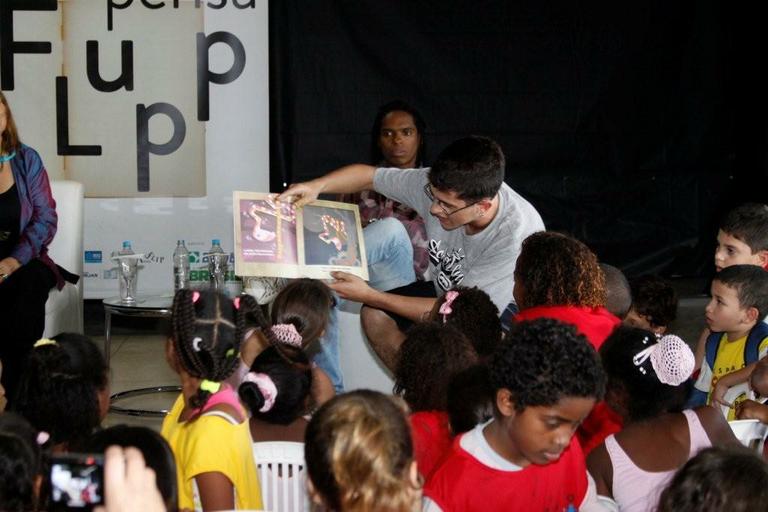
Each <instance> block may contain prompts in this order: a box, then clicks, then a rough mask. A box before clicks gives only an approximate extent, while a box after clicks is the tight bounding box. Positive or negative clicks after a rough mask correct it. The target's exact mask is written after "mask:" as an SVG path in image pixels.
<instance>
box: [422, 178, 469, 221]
mask: <svg viewBox="0 0 768 512" xmlns="http://www.w3.org/2000/svg"><path fill="white" fill-rule="evenodd" d="M424 194H426V196H427V199H429V200H430V201H431V202H432V203H433V204H434V203H437V206H438V207H440V209H441V210H442V211H443V213H444V214H445V216H446V217H450V216H451V215H453V214H454V213H458V212H460V211H461V210H466V209H467V208H469V207H470V206H475V205H476V204H477V203H479V202H480V201H475V202H474V203H469V204H468V205H467V206H462V207H461V208H456V209H455V210H448V209H447V208H446V207H445V203H443V202H442V201H441V200H439V199H438V198H436V197H435V194H433V193H432V187H430V186H429V183H427V184H426V185H424Z"/></svg>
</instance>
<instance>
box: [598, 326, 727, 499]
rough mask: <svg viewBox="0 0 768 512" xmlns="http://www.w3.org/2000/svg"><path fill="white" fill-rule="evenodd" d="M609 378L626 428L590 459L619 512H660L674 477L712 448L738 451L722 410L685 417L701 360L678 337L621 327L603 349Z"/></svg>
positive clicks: (610, 399) (610, 394)
mask: <svg viewBox="0 0 768 512" xmlns="http://www.w3.org/2000/svg"><path fill="white" fill-rule="evenodd" d="M600 356H601V358H602V362H603V367H604V368H605V371H606V374H607V376H608V383H607V389H606V398H605V399H606V402H607V403H608V405H609V406H610V407H612V408H613V409H614V410H615V411H616V412H617V413H619V414H620V415H621V417H622V419H623V420H624V428H623V430H622V431H621V432H619V433H617V434H614V435H611V436H609V437H608V438H606V440H605V441H604V442H603V444H601V445H600V446H598V447H597V448H595V449H594V450H593V451H592V452H591V453H590V455H589V457H588V458H587V467H588V469H589V472H590V473H591V474H592V477H593V478H594V479H595V483H596V484H597V492H598V494H600V495H601V496H603V497H605V498H606V499H607V500H613V501H614V502H615V503H616V504H617V506H618V509H619V510H622V511H629V512H636V511H637V512H641V511H649V512H650V511H652V510H655V509H656V505H657V503H658V499H659V494H660V492H661V490H662V489H663V488H664V487H665V485H666V484H667V482H668V481H669V480H670V479H671V478H672V476H673V474H674V472H675V471H676V470H677V469H678V468H680V467H681V466H682V465H683V464H685V463H686V461H688V459H690V458H691V457H693V456H694V455H696V453H697V452H698V451H699V450H701V449H703V448H706V447H709V446H719V445H723V444H728V443H732V444H738V441H737V440H736V438H735V437H734V435H733V432H732V431H731V428H730V427H729V426H728V423H727V422H726V421H725V419H724V418H723V415H722V414H720V412H719V411H718V410H716V409H715V408H713V407H699V408H698V409H693V410H682V409H683V406H684V404H685V401H686V398H687V396H688V393H689V391H690V389H691V386H692V381H691V380H690V376H691V373H692V372H693V367H694V356H693V352H691V349H690V348H689V347H688V345H687V344H686V343H685V342H684V341H683V340H681V339H680V338H678V337H677V336H674V335H666V336H663V337H661V338H657V337H656V335H655V334H654V333H652V332H651V331H646V330H644V329H636V328H632V327H619V328H617V329H616V330H615V331H614V332H613V334H611V336H609V337H608V339H607V340H606V341H605V343H604V344H603V346H602V347H601V348H600Z"/></svg>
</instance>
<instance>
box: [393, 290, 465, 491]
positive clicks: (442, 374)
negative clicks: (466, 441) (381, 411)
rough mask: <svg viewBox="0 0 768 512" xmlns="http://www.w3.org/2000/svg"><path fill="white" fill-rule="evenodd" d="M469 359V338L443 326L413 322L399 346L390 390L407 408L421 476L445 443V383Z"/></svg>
mask: <svg viewBox="0 0 768 512" xmlns="http://www.w3.org/2000/svg"><path fill="white" fill-rule="evenodd" d="M449 293H450V292H449ZM475 363H477V353H476V352H475V349H474V348H473V347H472V345H471V344H470V342H469V340H468V339H467V338H466V336H464V335H463V334H462V333H461V332H459V330H458V329H456V328H455V327H453V326H452V325H448V324H446V325H440V324H415V325H414V326H413V327H411V328H410V329H409V330H408V335H407V336H406V338H405V341H404V342H403V344H402V346H401V347H400V356H399V359H398V364H397V368H396V369H395V388H394V392H395V394H396V395H400V396H402V397H403V398H404V399H405V401H406V403H407V404H408V406H409V407H410V408H411V411H412V414H411V418H410V419H411V429H412V431H413V443H414V449H415V453H416V461H417V462H418V463H419V473H421V474H422V475H423V476H424V477H425V478H428V477H429V475H431V474H432V471H433V470H434V469H435V468H436V467H437V465H438V464H439V462H440V461H441V460H442V458H443V456H444V455H445V453H446V452H448V450H449V449H450V447H451V439H452V438H453V436H452V435H451V430H450V426H449V422H448V412H447V409H448V404H447V398H448V383H449V382H450V380H451V378H452V377H453V376H454V375H456V374H457V373H459V372H461V371H462V370H465V369H467V368H469V367H470V366H472V365H473V364H475Z"/></svg>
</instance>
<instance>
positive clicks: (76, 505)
mask: <svg viewBox="0 0 768 512" xmlns="http://www.w3.org/2000/svg"><path fill="white" fill-rule="evenodd" d="M103 501H104V458H103V457H102V456H101V455H100V454H98V455H97V454H67V455H57V456H54V457H52V460H51V499H50V508H51V509H52V510H90V509H91V508H93V507H94V506H96V505H99V504H101V503H102V502H103Z"/></svg>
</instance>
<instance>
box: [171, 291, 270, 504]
mask: <svg viewBox="0 0 768 512" xmlns="http://www.w3.org/2000/svg"><path fill="white" fill-rule="evenodd" d="M258 307H259V305H258V304H257V303H256V301H255V300H254V299H253V297H251V296H249V295H244V296H242V297H238V298H236V299H235V300H234V301H232V300H230V299H228V298H227V297H225V296H224V295H222V294H220V293H216V292H211V291H201V292H198V291H192V290H179V291H178V292H177V293H176V296H175V297H174V300H173V312H172V317H171V326H172V336H171V338H170V339H169V340H168V343H167V344H166V357H167V359H168V363H169V364H170V366H171V368H172V369H173V370H174V371H176V372H177V373H178V374H179V377H180V378H181V388H182V392H181V395H179V397H178V398H177V399H176V402H175V403H174V405H173V408H172V409H171V412H170V413H169V414H168V416H166V418H165V420H164V421H163V427H162V435H163V437H164V438H165V439H166V440H167V441H168V444H170V445H171V449H172V450H173V453H174V455H175V456H176V463H177V473H178V487H179V508H181V509H194V510H225V509H240V510H242V509H260V508H262V502H261V494H260V491H259V480H258V477H257V475H256V466H255V463H254V460H253V455H252V448H251V436H250V433H249V431H248V421H247V420H248V417H247V415H246V412H245V410H244V409H243V407H242V406H241V405H240V402H239V401H238V399H237V394H236V393H235V391H234V390H233V389H232V388H231V387H230V386H229V385H228V384H226V383H223V382H222V381H224V379H226V378H227V377H229V376H230V375H231V374H232V373H233V372H234V371H235V369H236V368H237V365H238V363H239V361H240V358H239V357H238V354H239V349H240V343H241V341H242V340H243V334H244V333H245V315H246V313H247V312H252V311H255V310H256V308H258Z"/></svg>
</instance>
